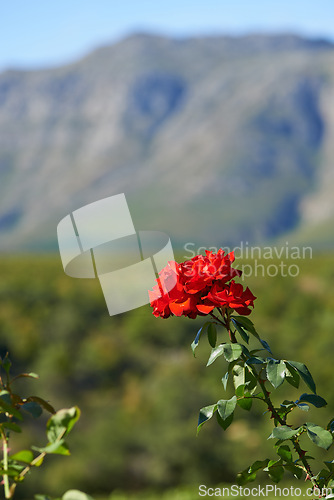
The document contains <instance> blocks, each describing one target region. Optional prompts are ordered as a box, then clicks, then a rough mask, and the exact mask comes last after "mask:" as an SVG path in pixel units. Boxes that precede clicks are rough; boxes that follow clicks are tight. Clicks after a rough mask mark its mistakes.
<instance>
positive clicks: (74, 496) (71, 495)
mask: <svg viewBox="0 0 334 500" xmlns="http://www.w3.org/2000/svg"><path fill="white" fill-rule="evenodd" d="M62 500H94V499H93V498H92V497H91V496H89V495H86V493H83V492H82V491H79V490H68V491H67V492H66V493H65V494H64V495H63V497H62Z"/></svg>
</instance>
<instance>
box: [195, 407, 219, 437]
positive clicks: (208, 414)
mask: <svg viewBox="0 0 334 500" xmlns="http://www.w3.org/2000/svg"><path fill="white" fill-rule="evenodd" d="M216 410H217V405H216V404H215V405H210V406H204V408H201V409H200V411H199V416H198V424H197V434H198V433H199V431H200V430H201V428H202V426H203V425H204V424H205V422H207V421H208V420H210V418H212V415H213V414H214V412H215V411H216Z"/></svg>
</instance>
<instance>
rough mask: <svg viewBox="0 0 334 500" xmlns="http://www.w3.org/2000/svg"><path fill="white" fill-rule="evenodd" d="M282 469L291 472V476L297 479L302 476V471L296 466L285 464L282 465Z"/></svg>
mask: <svg viewBox="0 0 334 500" xmlns="http://www.w3.org/2000/svg"><path fill="white" fill-rule="evenodd" d="M284 468H285V470H287V471H289V472H291V474H293V476H294V477H295V478H297V479H301V478H302V476H303V471H302V469H300V468H299V467H297V466H296V465H293V464H285V465H284Z"/></svg>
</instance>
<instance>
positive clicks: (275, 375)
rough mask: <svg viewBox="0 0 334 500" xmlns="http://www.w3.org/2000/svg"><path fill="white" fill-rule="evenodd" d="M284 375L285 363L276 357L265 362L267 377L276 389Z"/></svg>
mask: <svg viewBox="0 0 334 500" xmlns="http://www.w3.org/2000/svg"><path fill="white" fill-rule="evenodd" d="M284 377H285V363H284V361H278V360H276V359H270V360H269V361H268V363H267V379H268V380H269V382H270V383H271V385H273V386H274V387H275V389H277V387H279V386H280V385H281V384H282V383H283V381H284Z"/></svg>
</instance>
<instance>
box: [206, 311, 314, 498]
mask: <svg viewBox="0 0 334 500" xmlns="http://www.w3.org/2000/svg"><path fill="white" fill-rule="evenodd" d="M210 314H211V316H212V317H213V318H214V319H215V320H216V321H218V322H219V323H220V324H221V325H223V326H224V327H225V328H226V330H227V332H228V335H229V338H230V341H231V342H232V344H236V343H237V339H236V337H235V332H234V331H232V330H231V327H230V312H229V311H226V318H225V321H222V320H221V319H220V318H218V317H217V316H215V315H214V314H213V313H210ZM243 357H244V359H245V360H246V356H245V355H243ZM252 373H253V375H254V377H255V378H256V380H257V382H258V383H259V385H260V387H261V389H262V391H263V395H264V401H265V403H266V404H267V406H268V410H269V411H270V412H271V415H272V417H273V418H274V419H275V420H277V422H278V423H279V424H280V425H286V421H285V420H284V419H283V418H282V417H281V416H280V415H279V414H278V413H277V411H276V409H275V408H274V405H273V403H272V401H271V398H270V395H269V392H268V391H267V389H266V386H265V381H264V380H263V379H262V378H261V376H260V374H259V373H257V371H256V370H252ZM292 443H293V447H294V449H295V451H296V453H297V454H298V456H299V459H300V461H301V462H302V464H303V466H304V470H305V472H306V474H307V479H309V480H310V481H311V483H312V485H313V487H314V488H318V489H319V491H321V489H320V487H319V484H318V482H317V480H316V479H314V474H313V472H312V469H311V466H310V464H309V463H308V461H307V459H306V457H305V451H303V450H302V449H301V447H300V444H299V442H298V437H295V438H294V439H293V440H292ZM319 498H323V497H322V496H321V495H320V496H319Z"/></svg>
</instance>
